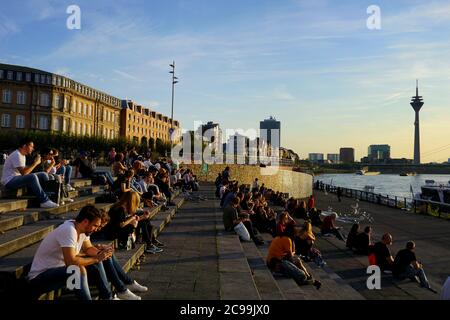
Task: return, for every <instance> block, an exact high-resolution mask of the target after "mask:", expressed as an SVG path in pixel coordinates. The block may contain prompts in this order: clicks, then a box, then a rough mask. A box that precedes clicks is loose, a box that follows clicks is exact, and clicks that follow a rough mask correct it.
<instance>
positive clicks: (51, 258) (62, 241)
mask: <svg viewBox="0 0 450 320" xmlns="http://www.w3.org/2000/svg"><path fill="white" fill-rule="evenodd" d="M86 240H89V237H88V236H86V235H85V234H84V233H82V234H80V236H78V234H77V230H76V229H75V221H74V220H67V221H66V222H64V223H63V224H62V225H60V226H59V227H58V228H56V229H55V230H53V231H52V232H50V233H49V234H48V235H47V236H46V237H45V239H44V240H42V243H41V245H40V246H39V248H38V249H37V251H36V254H35V255H34V259H33V263H32V264H31V269H30V272H29V274H28V278H29V279H30V280H31V279H34V278H36V277H37V276H38V275H39V274H41V273H42V272H44V271H46V270H48V269H53V268H58V267H65V266H66V264H65V262H64V255H63V252H62V248H74V249H75V253H76V254H79V253H80V251H81V248H82V246H83V242H84V241H86Z"/></svg>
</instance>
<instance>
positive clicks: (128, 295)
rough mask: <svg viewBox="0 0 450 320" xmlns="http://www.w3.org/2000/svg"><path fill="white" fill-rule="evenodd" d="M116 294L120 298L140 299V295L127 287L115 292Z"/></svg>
mask: <svg viewBox="0 0 450 320" xmlns="http://www.w3.org/2000/svg"><path fill="white" fill-rule="evenodd" d="M117 296H118V297H119V298H120V300H141V297H139V296H137V295H135V294H134V293H133V292H131V291H130V290H129V289H127V290H125V291H124V292H119V293H117Z"/></svg>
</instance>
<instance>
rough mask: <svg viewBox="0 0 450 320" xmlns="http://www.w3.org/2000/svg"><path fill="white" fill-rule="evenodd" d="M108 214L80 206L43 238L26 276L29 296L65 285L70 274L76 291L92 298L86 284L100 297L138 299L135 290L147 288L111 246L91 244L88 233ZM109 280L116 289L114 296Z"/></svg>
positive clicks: (102, 224) (105, 221)
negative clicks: (78, 209) (70, 217)
mask: <svg viewBox="0 0 450 320" xmlns="http://www.w3.org/2000/svg"><path fill="white" fill-rule="evenodd" d="M109 219H110V218H109V216H108V215H107V214H106V213H104V212H102V211H100V210H98V209H97V208H96V207H95V206H93V205H87V206H85V207H83V208H82V209H81V210H80V212H79V213H78V216H77V217H76V218H75V220H67V221H65V222H64V223H63V224H61V225H60V226H58V227H57V228H56V229H54V230H53V231H52V232H51V233H49V234H48V235H47V236H46V237H45V238H44V240H42V242H41V244H40V245H39V248H38V249H37V251H36V253H35V255H34V258H33V262H32V264H31V269H30V271H29V273H28V275H27V281H28V284H29V287H30V292H31V298H32V299H33V300H35V299H37V298H38V297H39V296H40V295H41V294H43V293H47V292H50V291H52V290H56V289H59V288H62V287H67V283H68V280H69V281H70V279H69V277H72V276H75V277H76V278H77V279H76V280H75V281H74V282H75V283H79V288H76V289H75V290H74V291H75V294H76V296H77V298H78V299H80V300H92V296H91V293H90V289H89V287H90V286H92V285H95V286H96V288H97V289H98V293H99V298H100V299H102V300H141V297H140V296H138V295H137V293H143V292H146V291H148V288H147V287H145V286H142V285H140V284H139V283H138V282H136V281H135V280H134V279H132V278H131V277H130V276H129V275H128V274H127V273H126V272H125V271H124V270H123V269H122V267H121V266H120V264H119V263H118V261H117V259H116V257H115V255H114V248H113V247H112V246H110V245H95V246H94V245H93V244H92V242H91V239H90V237H91V235H93V234H95V233H96V232H98V231H99V230H100V229H102V228H104V227H105V225H107V224H108V221H109ZM110 283H111V284H112V286H113V287H114V289H115V290H116V292H117V294H116V295H114V294H113V291H112V289H111V286H110Z"/></svg>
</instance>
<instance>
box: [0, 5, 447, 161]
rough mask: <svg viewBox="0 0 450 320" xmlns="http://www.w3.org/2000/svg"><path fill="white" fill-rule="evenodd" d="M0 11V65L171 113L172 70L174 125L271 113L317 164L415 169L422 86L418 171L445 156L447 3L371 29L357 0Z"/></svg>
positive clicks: (244, 122)
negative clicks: (384, 154) (387, 158)
mask: <svg viewBox="0 0 450 320" xmlns="http://www.w3.org/2000/svg"><path fill="white" fill-rule="evenodd" d="M71 4H73V2H71V1H65V0H62V1H56V0H34V1H21V2H7V1H2V11H1V12H0V41H1V43H2V49H1V51H0V62H1V63H8V64H15V65H23V66H28V67H32V68H38V69H42V70H47V71H49V72H55V73H58V74H62V75H66V76H68V77H70V78H72V79H74V80H77V81H80V82H82V83H86V84H87V85H90V86H92V87H94V88H98V89H99V90H102V91H104V92H107V93H108V94H111V95H113V96H116V97H120V98H123V99H132V100H133V101H136V103H138V104H142V105H143V106H145V107H149V108H153V109H156V110H158V112H161V113H164V114H170V105H171V78H170V75H169V73H168V71H169V69H170V68H169V64H170V63H172V61H173V60H175V61H176V64H177V76H178V77H179V83H178V84H177V86H176V89H175V106H174V118H175V119H177V120H179V121H180V122H181V124H182V126H183V127H184V128H185V129H187V130H192V129H194V130H195V129H196V128H194V121H203V122H204V123H206V122H207V121H209V120H213V121H215V122H218V123H220V126H221V127H222V129H223V130H224V134H225V130H226V129H228V128H229V129H239V128H241V129H243V130H244V131H245V130H247V129H249V128H254V129H258V127H259V126H258V125H259V121H261V120H262V119H266V118H267V117H268V116H270V115H273V116H274V117H275V118H276V119H277V120H278V121H280V122H281V123H282V131H283V135H282V136H281V146H283V147H286V148H289V149H292V150H294V151H295V152H297V153H298V154H299V156H300V157H301V158H303V159H304V158H307V157H308V154H309V153H312V152H320V153H324V154H328V153H330V154H336V153H339V149H340V148H341V147H343V146H347V147H352V148H354V149H355V159H356V160H359V159H361V158H362V157H364V156H366V155H367V147H368V146H369V145H372V144H388V145H390V146H391V157H392V158H403V157H404V158H408V159H412V158H413V156H414V154H413V152H414V150H413V147H414V113H413V112H411V106H410V105H409V102H410V98H411V96H413V95H414V94H415V80H416V79H419V80H420V95H421V96H423V98H424V99H425V102H426V104H425V108H424V110H423V112H421V115H420V117H421V118H420V121H421V124H420V125H421V132H420V134H421V136H420V142H421V161H422V163H428V162H431V161H435V162H444V161H446V160H447V159H448V158H449V157H450V144H449V143H448V142H447V141H446V138H447V137H449V136H450V126H449V125H448V123H450V108H449V107H448V103H449V101H450V92H449V91H448V88H449V87H450V42H449V41H448V40H449V34H450V3H449V2H448V1H445V0H436V1H419V0H398V1H388V0H381V1H377V3H376V5H378V6H379V7H380V9H381V29H380V30H369V29H368V28H367V26H366V20H367V18H368V17H369V15H368V14H367V12H366V9H367V7H368V6H369V5H370V4H372V3H366V2H361V1H345V2H343V1H331V0H316V1H312V0H311V1H299V0H286V1H275V0H261V1H260V0H248V1H237V0H231V1H214V2H205V1H200V0H193V1H189V2H188V1H184V0H174V1H164V2H156V1H143V0H134V1H124V0H118V1H114V2H109V1H105V0H99V1H95V2H89V1H86V0H81V1H77V3H76V4H77V5H78V6H79V7H80V8H81V17H82V23H81V30H68V29H67V28H66V20H67V17H68V16H69V15H68V14H66V8H67V7H68V6H69V5H71Z"/></svg>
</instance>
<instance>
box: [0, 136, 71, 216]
mask: <svg viewBox="0 0 450 320" xmlns="http://www.w3.org/2000/svg"><path fill="white" fill-rule="evenodd" d="M34 148H35V146H34V143H33V141H32V140H31V139H28V138H24V139H21V140H20V142H19V145H18V147H17V149H16V150H15V151H13V152H12V153H11V154H10V155H9V156H8V157H7V159H6V160H5V163H4V165H3V170H2V177H1V181H0V182H1V184H2V186H3V187H4V188H5V189H6V190H17V189H20V188H23V187H27V188H28V189H29V191H31V192H32V193H33V195H35V196H36V197H37V199H38V200H39V203H40V207H41V208H56V207H58V206H59V205H60V204H64V201H67V202H71V201H73V200H72V199H70V198H69V197H68V192H69V191H72V190H74V188H73V187H72V186H71V178H72V166H70V165H69V163H68V161H67V160H65V159H62V158H60V157H59V153H58V150H56V149H53V148H45V149H44V150H42V151H41V153H40V154H39V153H38V154H35V153H34ZM32 155H34V157H32V159H31V162H29V164H28V165H27V157H30V156H32ZM51 180H54V181H55V182H57V183H58V189H57V190H58V191H57V192H56V193H57V194H56V197H55V198H54V200H55V201H52V200H50V198H49V196H48V195H47V193H46V192H45V190H44V187H45V186H46V185H48V182H49V181H51ZM43 186H44V187H43Z"/></svg>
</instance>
